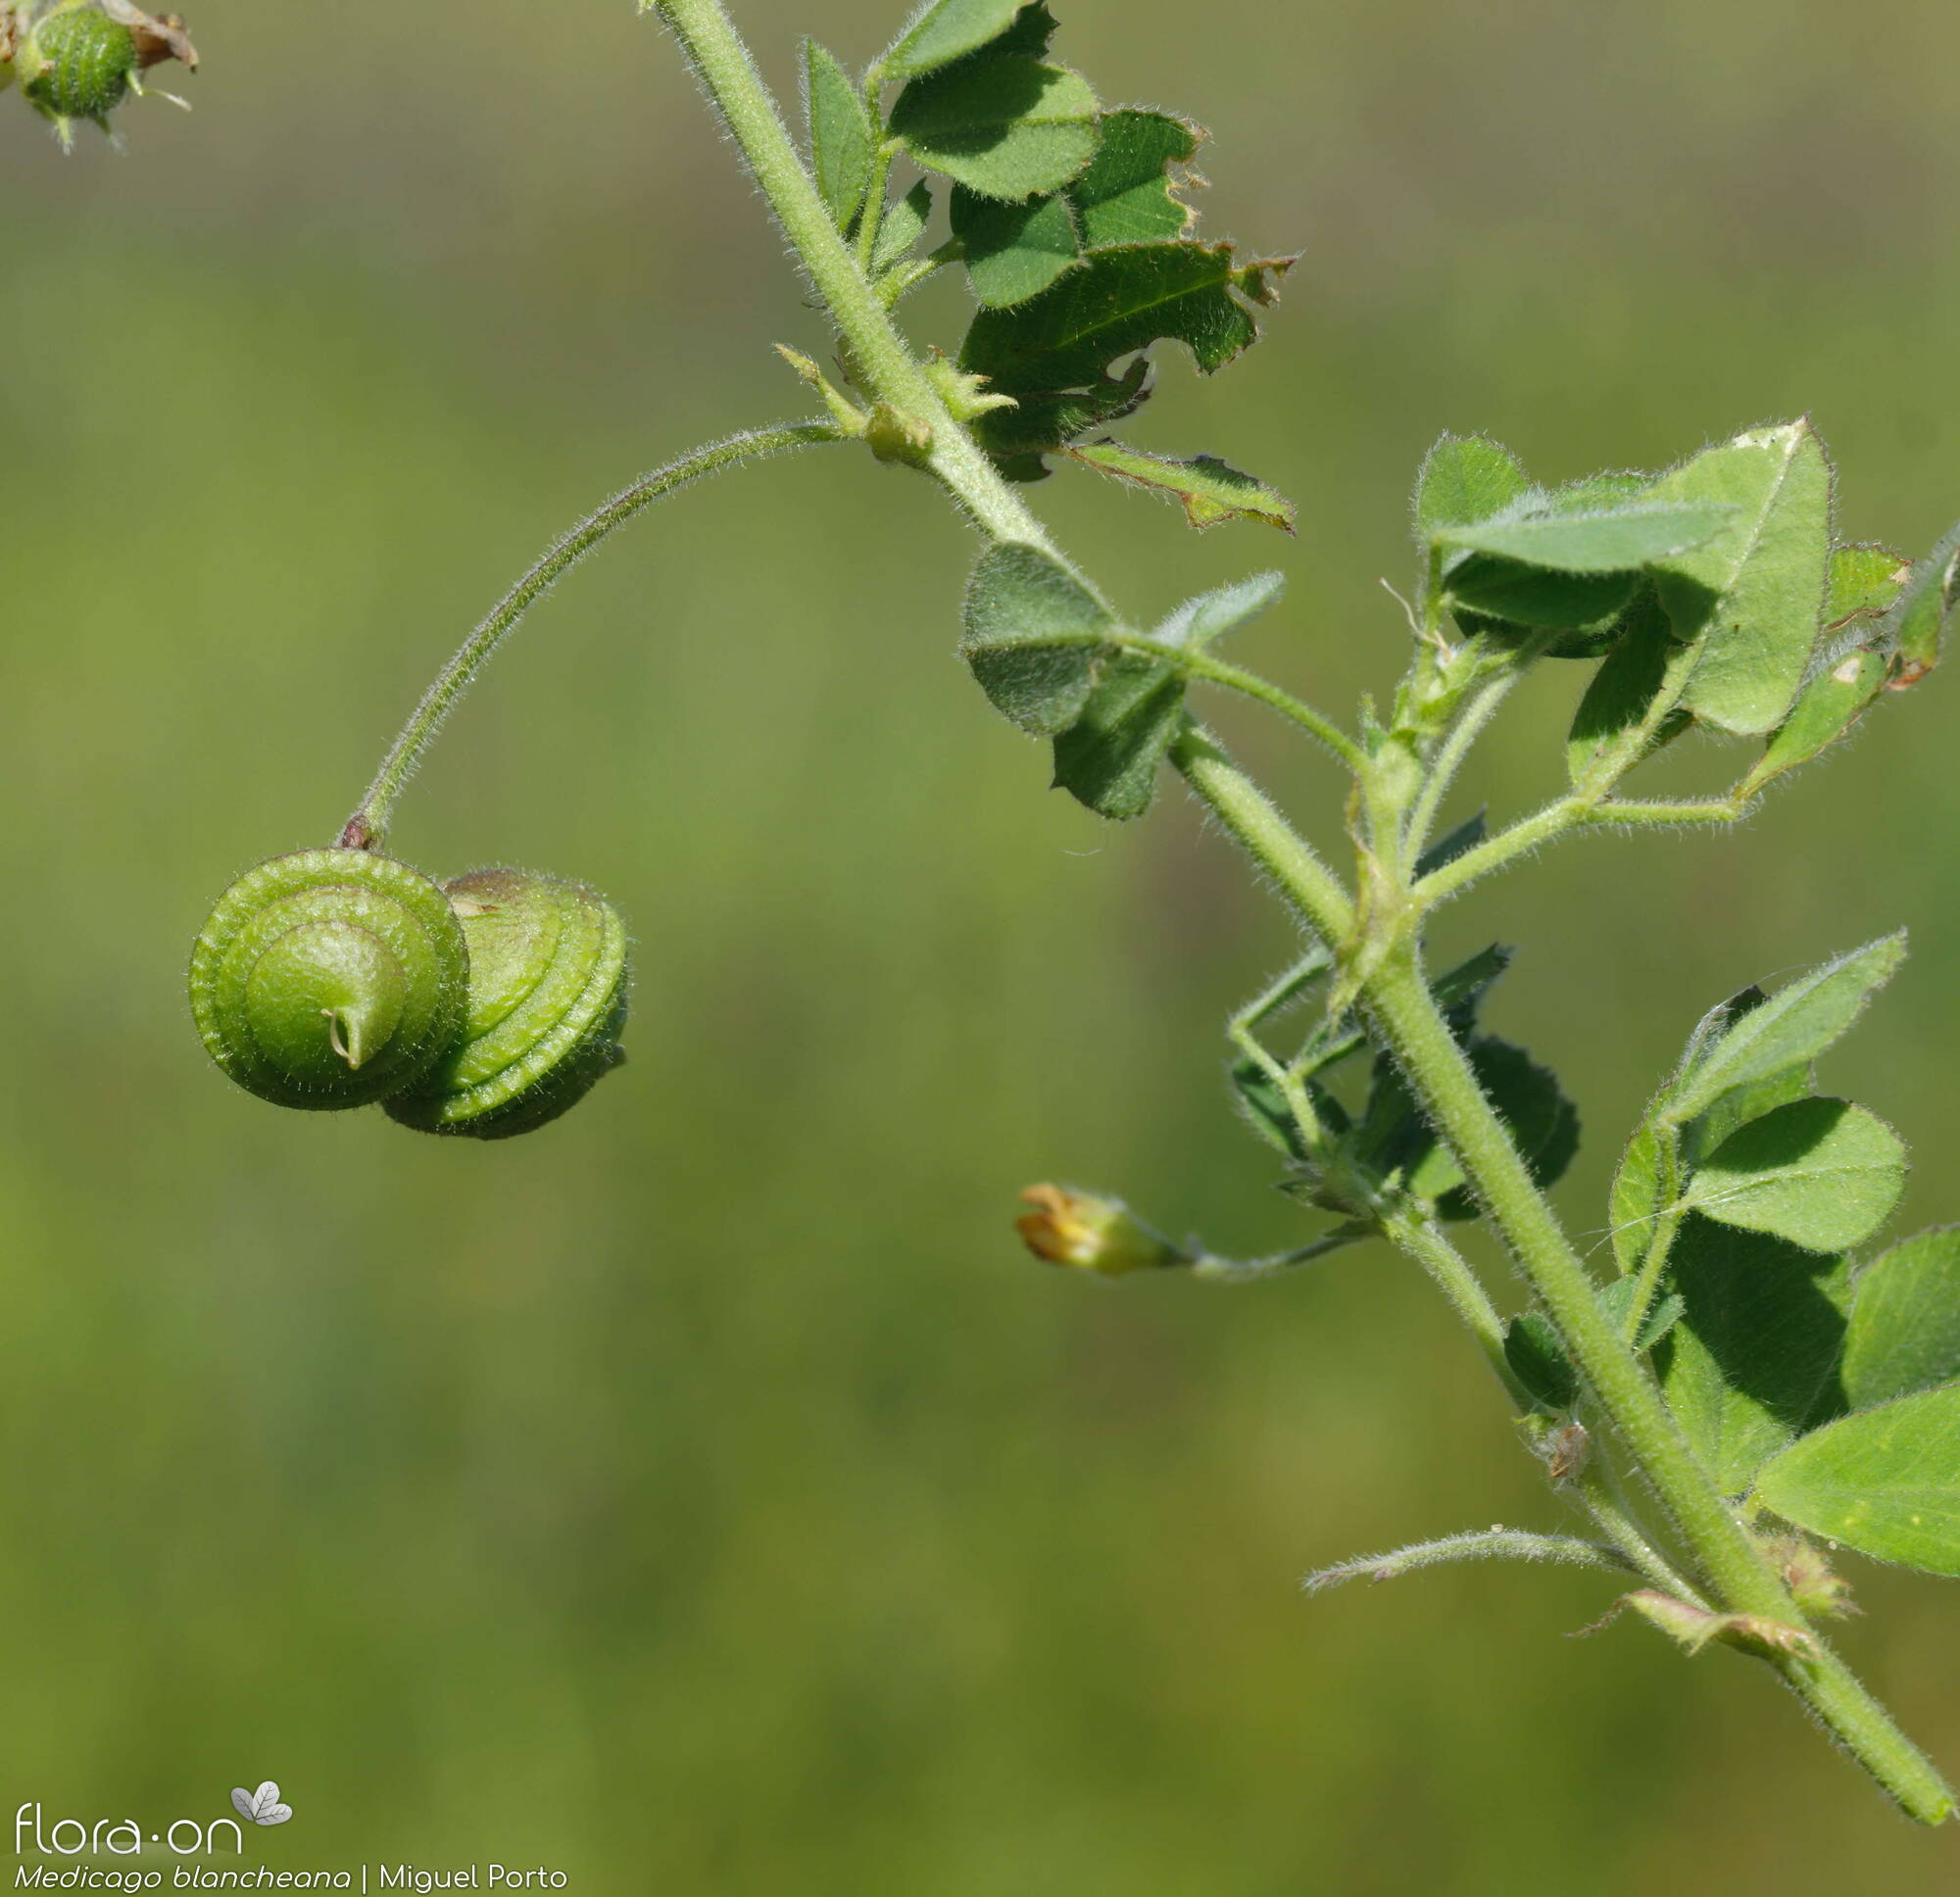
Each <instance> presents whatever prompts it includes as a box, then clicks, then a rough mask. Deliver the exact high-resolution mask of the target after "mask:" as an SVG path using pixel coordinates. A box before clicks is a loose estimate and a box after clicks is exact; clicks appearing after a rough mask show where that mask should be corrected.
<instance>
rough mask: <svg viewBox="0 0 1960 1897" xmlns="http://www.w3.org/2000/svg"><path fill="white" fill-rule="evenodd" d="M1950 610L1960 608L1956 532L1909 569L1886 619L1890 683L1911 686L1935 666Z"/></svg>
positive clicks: (1959, 551) (1959, 558)
mask: <svg viewBox="0 0 1960 1897" xmlns="http://www.w3.org/2000/svg"><path fill="white" fill-rule="evenodd" d="M1956 609H1960V527H1955V528H1953V529H1952V530H1951V531H1950V532H1949V533H1948V534H1947V535H1946V537H1945V539H1943V540H1942V541H1941V542H1940V543H1939V545H1938V546H1936V548H1934V550H1933V551H1932V553H1930V554H1928V555H1927V557H1926V558H1925V559H1923V560H1921V561H1920V562H1919V563H1918V564H1917V565H1916V566H1915V567H1914V568H1913V569H1912V577H1911V578H1910V579H1908V580H1907V581H1906V585H1905V591H1904V592H1903V593H1902V594H1900V596H1899V599H1898V604H1897V605H1896V606H1894V607H1893V608H1892V609H1891V611H1890V612H1888V613H1887V615H1886V622H1885V630H1886V639H1887V644H1888V645H1889V646H1890V647H1891V649H1892V652H1893V654H1894V656H1895V662H1896V667H1897V675H1896V677H1895V678H1894V680H1893V683H1894V684H1897V685H1913V684H1916V683H1917V682H1918V681H1919V680H1920V679H1922V678H1924V677H1925V676H1926V675H1927V673H1928V672H1930V671H1932V669H1933V668H1934V666H1936V664H1938V663H1939V650H1940V647H1941V646H1942V645H1943V644H1944V643H1945V639H1946V628H1947V626H1948V624H1949V623H1950V622H1951V621H1952V618H1953V614H1954V612H1955V610H1956Z"/></svg>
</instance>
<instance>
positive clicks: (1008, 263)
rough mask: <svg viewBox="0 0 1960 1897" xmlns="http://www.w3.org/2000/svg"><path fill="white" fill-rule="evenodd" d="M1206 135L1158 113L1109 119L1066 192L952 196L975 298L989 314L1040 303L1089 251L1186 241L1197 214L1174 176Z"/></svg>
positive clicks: (1100, 124) (1121, 114) (1116, 114)
mask: <svg viewBox="0 0 1960 1897" xmlns="http://www.w3.org/2000/svg"><path fill="white" fill-rule="evenodd" d="M1199 138H1200V133H1199V132H1198V130H1197V129H1196V127H1194V126H1192V125H1188V124H1186V123H1185V122H1184V121H1183V120H1181V119H1172V118H1170V117H1169V116H1168V115H1166V114H1164V113H1160V112H1137V111H1122V112H1108V113H1104V114H1103V117H1102V119H1101V120H1100V121H1099V122H1098V126H1097V145H1096V156H1095V157H1094V158H1093V159H1092V160H1091V161H1090V163H1089V167H1088V169H1087V170H1085V171H1084V172H1083V173H1082V175H1081V176H1080V177H1078V178H1077V179H1076V180H1075V181H1074V182H1073V183H1072V184H1070V185H1069V186H1068V187H1067V188H1066V190H1064V191H1062V192H1060V193H1058V194H1055V195H1052V196H1046V197H1037V198H1031V199H1029V200H1028V201H1027V202H1026V203H1016V204H1003V203H1001V202H999V201H998V200H995V199H991V198H983V197H981V196H979V195H978V194H977V193H975V192H972V191H968V190H966V189H965V188H964V187H961V188H959V189H956V191H955V192H954V197H953V233H954V235H955V236H956V237H957V238H958V239H959V241H960V246H961V249H962V251H963V253H964V256H965V262H966V270H967V275H968V276H969V277H970V278H971V280H972V283H973V292H974V294H975V295H976V296H977V297H978V298H979V299H980V301H981V303H982V304H984V305H985V306H986V307H987V308H988V309H992V310H1005V309H1009V308H1011V307H1012V306H1013V305H1014V304H1016V303H1025V302H1026V301H1027V300H1028V299H1029V298H1030V297H1033V296H1038V295H1040V293H1041V292H1042V291H1043V290H1045V289H1047V288H1048V287H1049V285H1050V284H1051V283H1053V282H1054V280H1055V279H1056V278H1057V277H1058V276H1060V275H1061V274H1062V273H1063V272H1064V271H1066V270H1069V269H1071V268H1074V266H1075V264H1076V263H1077V261H1078V260H1079V258H1080V257H1081V255H1082V252H1083V251H1084V250H1085V249H1089V250H1099V249H1107V248H1108V247H1109V246H1111V245H1116V244H1141V243H1152V242H1160V241H1163V240H1165V239H1172V238H1181V237H1184V236H1186V235H1187V234H1188V233H1189V231H1190V228H1191V226H1192V225H1194V224H1195V223H1196V222H1197V220H1198V217H1197V213H1196V212H1194V211H1193V210H1192V209H1191V207H1190V206H1189V205H1186V204H1184V203H1183V202H1181V201H1180V200H1179V199H1178V198H1177V197H1176V196H1175V195H1173V191H1174V184H1173V179H1172V177H1171V175H1170V172H1169V170H1168V168H1169V167H1170V166H1172V165H1174V164H1177V165H1181V164H1185V163H1188V162H1189V161H1190V160H1191V159H1192V158H1193V157H1195V156H1196V154H1197V151H1198V144H1199Z"/></svg>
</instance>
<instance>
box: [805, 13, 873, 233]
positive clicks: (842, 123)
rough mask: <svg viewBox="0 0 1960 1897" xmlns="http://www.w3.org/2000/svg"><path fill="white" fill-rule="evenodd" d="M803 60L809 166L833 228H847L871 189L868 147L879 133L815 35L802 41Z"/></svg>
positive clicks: (857, 94)
mask: <svg viewBox="0 0 1960 1897" xmlns="http://www.w3.org/2000/svg"><path fill="white" fill-rule="evenodd" d="M803 59H804V91H805V98H806V102H807V103H808V105H809V158H810V169H811V170H813V171H814V172H815V174H816V189H817V195H818V196H819V197H821V198H822V199H823V203H824V209H825V210H827V211H828V212H829V213H830V216H831V220H832V221H833V222H834V223H835V224H836V225H837V228H838V229H839V230H841V231H845V232H847V233H848V232H849V230H850V229H851V226H852V225H853V224H854V223H855V222H856V221H857V219H858V212H859V211H860V210H861V209H862V208H863V205H864V194H865V193H866V192H867V191H868V190H869V189H870V188H871V149H872V145H873V144H874V142H875V140H876V136H877V134H876V133H875V131H874V130H873V129H872V125H871V115H870V113H869V111H868V110H867V109H866V108H865V105H864V96H863V94H862V93H861V92H859V91H858V88H857V87H856V86H855V85H853V84H852V83H851V77H850V74H849V73H846V72H845V70H844V69H843V67H841V66H840V65H838V63H837V61H836V59H835V58H834V57H833V56H832V55H831V54H829V53H827V52H825V51H824V49H823V48H822V47H821V46H819V45H818V44H817V43H816V41H815V40H813V39H807V40H805V41H804V43H803Z"/></svg>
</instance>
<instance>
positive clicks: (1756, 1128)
mask: <svg viewBox="0 0 1960 1897" xmlns="http://www.w3.org/2000/svg"><path fill="white" fill-rule="evenodd" d="M1904 1189H1905V1147H1904V1145H1903V1144H1902V1143H1900V1141H1899V1137H1898V1135H1897V1134H1895V1133H1894V1132H1893V1131H1892V1130H1891V1128H1890V1127H1888V1126H1887V1125H1886V1123H1885V1122H1884V1121H1883V1120H1881V1119H1879V1118H1878V1117H1877V1116H1876V1115H1875V1114H1871V1113H1868V1112H1866V1111H1865V1109H1864V1108H1863V1107H1861V1106H1853V1105H1851V1104H1850V1102H1849V1101H1847V1100H1832V1099H1806V1100H1791V1101H1790V1102H1789V1104H1788V1105H1785V1106H1779V1107H1777V1108H1776V1109H1775V1111H1773V1112H1770V1113H1765V1114H1764V1115H1763V1116H1762V1118H1761V1119H1757V1120H1751V1121H1750V1122H1749V1123H1748V1125H1747V1126H1744V1127H1742V1128H1740V1130H1739V1131H1738V1132H1735V1133H1732V1134H1731V1135H1730V1136H1729V1138H1728V1139H1726V1140H1724V1141H1723V1142H1722V1143H1721V1144H1720V1145H1719V1146H1717V1147H1716V1148H1715V1150H1714V1151H1713V1152H1711V1153H1710V1154H1709V1155H1708V1157H1707V1158H1706V1159H1704V1160H1703V1161H1702V1162H1701V1163H1700V1165H1699V1166H1698V1167H1697V1168H1696V1169H1695V1173H1694V1177H1693V1179H1692V1181H1691V1183H1690V1185H1689V1189H1688V1192H1687V1195H1686V1196H1687V1200H1688V1203H1689V1204H1691V1205H1692V1206H1693V1207H1694V1208H1695V1209H1696V1210H1697V1211H1699V1212H1701V1213H1703V1214H1704V1215H1705V1216H1707V1217H1708V1218H1711V1219H1716V1220H1719V1221H1720V1222H1721V1223H1722V1224H1724V1225H1739V1226H1741V1227H1743V1228H1744V1229H1745V1230H1747V1231H1750V1232H1767V1233H1770V1234H1771V1235H1773V1236H1774V1237H1776V1238H1779V1239H1788V1240H1789V1241H1790V1242H1791V1243H1792V1244H1799V1245H1801V1246H1803V1248H1804V1249H1805V1250H1806V1251H1841V1250H1843V1249H1844V1248H1845V1247H1847V1246H1849V1245H1854V1244H1861V1243H1863V1242H1864V1240H1867V1239H1869V1238H1870V1237H1871V1236H1872V1234H1873V1233H1874V1232H1876V1231H1878V1229H1879V1228H1880V1227H1881V1226H1882V1225H1884V1224H1885V1222H1886V1221H1887V1219H1888V1218H1890V1217H1891V1215H1892V1210H1893V1208H1894V1207H1895V1206H1896V1205H1897V1204H1898V1201H1899V1194H1900V1192H1903V1191H1904Z"/></svg>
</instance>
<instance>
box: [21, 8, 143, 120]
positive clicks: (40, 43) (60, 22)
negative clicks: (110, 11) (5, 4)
mask: <svg viewBox="0 0 1960 1897" xmlns="http://www.w3.org/2000/svg"><path fill="white" fill-rule="evenodd" d="M14 63H15V65H16V67H17V68H18V69H19V72H20V79H21V91H22V95H23V96H24V97H25V99H26V101H27V103H28V104H29V105H31V106H33V107H34V108H35V110H36V111H38V112H39V113H40V114H41V115H42V116H43V117H44V118H47V119H51V120H53V121H54V122H55V126H56V129H57V130H59V131H60V132H61V134H62V137H63V140H64V142H66V141H67V140H68V139H69V137H70V136H71V135H72V134H71V132H70V126H71V125H72V123H73V121H75V120H77V119H86V120H88V121H89V122H91V123H93V124H97V125H100V126H101V127H102V129H103V130H104V131H107V130H108V129H109V115H110V114H111V113H112V112H114V111H115V110H116V108H117V107H118V106H120V105H121V104H122V103H123V100H124V99H125V98H127V97H128V96H129V89H130V84H131V81H132V79H133V78H134V76H135V74H136V71H137V56H136V36H135V34H134V33H133V32H131V31H130V29H129V28H128V27H127V26H125V25H124V24H123V23H122V22H121V21H118V20H111V19H110V18H109V16H108V15H107V14H105V13H100V12H98V11H97V10H96V9H95V8H94V7H92V6H85V5H70V6H66V7H62V8H59V9H58V10H57V11H55V12H54V13H51V14H47V15H45V16H44V17H43V18H42V19H41V20H40V21H39V22H38V23H37V24H35V25H34V26H33V27H31V28H30V29H29V31H28V33H27V36H26V38H25V41H24V42H23V43H22V45H21V48H20V51H19V52H17V53H16V54H15V56H14Z"/></svg>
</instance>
